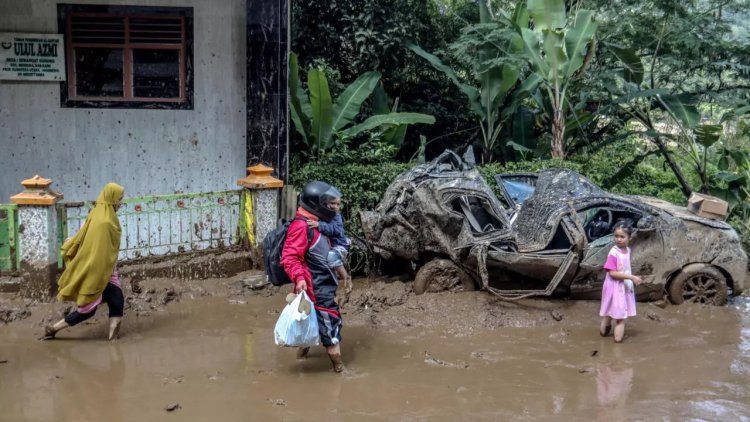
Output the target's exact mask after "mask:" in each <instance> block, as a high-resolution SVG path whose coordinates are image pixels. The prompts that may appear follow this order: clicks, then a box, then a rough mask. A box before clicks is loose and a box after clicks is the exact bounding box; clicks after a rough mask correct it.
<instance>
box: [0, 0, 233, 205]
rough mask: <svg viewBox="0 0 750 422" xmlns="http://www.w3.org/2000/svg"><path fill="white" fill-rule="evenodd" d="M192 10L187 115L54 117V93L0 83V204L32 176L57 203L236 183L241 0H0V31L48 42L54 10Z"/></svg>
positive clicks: (78, 113) (70, 111)
mask: <svg viewBox="0 0 750 422" xmlns="http://www.w3.org/2000/svg"><path fill="white" fill-rule="evenodd" d="M58 3H81V4H111V5H137V6H178V7H193V34H194V37H193V72H194V94H193V105H194V109H193V110H135V109H132V110H129V109H97V108H62V107H61V106H60V84H59V83H54V82H30V81H0V203H6V202H9V197H10V196H11V195H14V194H16V193H18V192H20V191H21V190H22V186H21V185H20V181H21V180H23V179H26V178H29V177H32V176H34V175H35V174H39V175H42V176H44V177H47V178H51V179H53V180H54V183H53V185H52V188H53V189H55V190H58V191H61V192H63V194H64V195H65V199H64V200H65V201H80V200H86V199H95V198H96V196H97V194H98V193H99V191H100V190H101V188H102V187H103V186H104V184H105V183H107V182H108V181H116V182H118V183H120V184H122V185H123V186H124V187H125V195H126V196H129V197H132V196H141V195H152V194H170V193H186V192H207V191H216V190H227V189H234V188H236V186H235V182H236V180H237V179H238V178H240V177H243V176H244V175H245V167H246V153H245V152H246V120H245V119H246V117H247V116H246V114H245V112H246V106H245V103H246V101H245V95H246V94H245V93H246V88H245V80H246V77H245V75H246V62H245V55H246V53H245V51H246V47H245V30H246V24H245V22H246V18H245V13H246V11H245V1H244V0H211V1H205V0H135V1H134V0H95V1H89V0H84V1H82V0H69V1H53V0H24V1H19V0H0V32H28V33H57V32H58V28H57V25H58V24H57V4H58Z"/></svg>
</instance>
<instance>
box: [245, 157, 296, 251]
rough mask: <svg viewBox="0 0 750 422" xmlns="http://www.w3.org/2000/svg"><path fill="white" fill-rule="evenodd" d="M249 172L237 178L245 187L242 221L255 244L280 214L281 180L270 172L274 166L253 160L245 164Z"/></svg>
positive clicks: (266, 232) (272, 227) (251, 241)
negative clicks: (250, 163)
mask: <svg viewBox="0 0 750 422" xmlns="http://www.w3.org/2000/svg"><path fill="white" fill-rule="evenodd" d="M247 172H248V175H247V177H244V178H242V179H239V180H237V184H238V185H239V186H242V187H243V188H245V195H243V196H244V198H245V200H244V202H243V204H242V217H241V218H242V225H243V227H244V228H245V234H246V236H247V240H248V243H249V244H250V245H251V246H258V245H260V244H262V243H263V239H264V238H265V237H266V235H267V234H268V233H270V232H271V231H272V230H273V229H275V228H276V220H277V219H278V216H279V192H280V191H281V188H282V187H284V182H282V181H281V180H279V179H277V178H275V177H273V176H271V172H273V168H271V167H268V166H265V165H263V164H256V165H254V166H251V167H248V168H247Z"/></svg>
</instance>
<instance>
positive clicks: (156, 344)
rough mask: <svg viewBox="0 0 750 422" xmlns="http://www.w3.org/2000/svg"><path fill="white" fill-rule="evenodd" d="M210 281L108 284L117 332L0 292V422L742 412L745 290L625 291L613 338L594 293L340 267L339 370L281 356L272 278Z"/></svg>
mask: <svg viewBox="0 0 750 422" xmlns="http://www.w3.org/2000/svg"><path fill="white" fill-rule="evenodd" d="M261 281H262V277H261V276H260V275H259V274H258V273H255V272H244V273H241V274H239V275H237V276H234V277H230V278H225V279H208V280H184V281H183V280H177V279H172V278H162V279H152V280H143V281H140V282H137V283H133V282H132V280H128V279H126V280H125V283H124V286H125V294H126V297H127V304H126V311H125V312H126V315H125V319H124V320H123V326H122V329H121V331H120V336H121V337H120V339H119V340H117V341H115V342H108V341H106V330H107V324H106V313H107V311H106V306H104V307H102V308H101V309H99V311H98V313H97V316H96V317H94V318H92V319H91V320H90V321H87V322H85V323H83V324H81V325H80V326H77V327H73V328H71V329H68V330H65V331H62V332H60V333H59V334H58V338H57V339H55V340H52V341H45V342H40V341H37V340H36V338H37V337H39V336H40V335H41V333H42V331H43V328H42V327H43V326H44V324H46V323H48V322H50V321H53V320H56V319H58V318H59V317H60V315H62V314H63V312H64V311H66V309H69V306H70V305H68V304H61V303H53V304H44V303H42V304H39V303H35V302H30V301H27V300H22V299H19V298H17V297H15V296H11V295H8V294H4V295H0V318H2V319H1V320H0V409H2V411H0V421H14V422H15V421H101V420H109V421H130V420H138V421H162V420H164V421H168V420H189V421H215V420H221V421H245V420H265V419H269V420H292V421H294V420H311V419H312V420H321V419H323V418H326V419H330V420H342V421H347V420H355V419H356V420H592V419H594V420H644V419H645V420H651V419H661V420H682V419H699V420H701V419H702V420H747V417H748V415H750V386H748V383H747V380H748V379H750V300H748V299H747V298H746V297H741V298H737V299H736V300H735V302H734V303H733V304H731V305H730V306H725V307H708V306H700V305H681V306H667V307H665V308H663V309H662V308H661V307H659V306H656V305H655V304H653V303H639V304H638V316H636V317H634V318H632V319H629V320H628V323H627V333H626V339H625V342H624V343H622V344H614V342H613V340H612V337H611V336H610V337H606V338H602V337H600V336H599V334H598V323H599V319H598V317H597V314H598V306H599V304H598V302H595V301H565V300H542V299H535V300H523V301H520V302H519V303H507V302H502V301H499V300H497V299H496V298H495V297H494V296H493V295H491V294H488V293H487V292H481V291H478V292H460V293H454V292H439V293H427V294H424V295H420V296H416V295H414V294H413V293H412V291H411V287H412V283H410V282H407V283H403V282H400V281H388V280H355V281H354V290H353V292H352V293H351V296H350V300H349V302H348V303H347V305H346V306H345V307H344V308H343V317H344V323H345V326H344V329H343V338H344V340H343V343H342V354H343V357H344V362H345V364H346V366H347V370H346V371H345V372H344V374H342V375H338V374H335V373H333V372H332V371H331V370H330V362H329V360H328V358H327V357H326V355H325V352H324V350H323V349H322V348H314V349H313V350H311V352H310V357H309V358H308V359H307V360H304V361H297V360H296V358H295V350H292V349H285V348H279V347H277V346H276V345H275V344H274V342H273V326H274V323H275V321H276V319H277V318H278V314H279V312H280V311H281V309H282V307H283V306H284V304H285V302H284V296H285V295H286V293H288V290H289V289H288V288H276V287H263V286H262V283H261Z"/></svg>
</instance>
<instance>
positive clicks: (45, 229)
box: [10, 175, 62, 299]
mask: <svg viewBox="0 0 750 422" xmlns="http://www.w3.org/2000/svg"><path fill="white" fill-rule="evenodd" d="M21 184H22V185H23V187H24V188H25V190H24V191H23V192H21V193H19V194H17V195H14V196H11V198H10V200H11V202H13V203H14V204H17V205H18V236H19V238H20V239H19V246H20V248H19V249H20V261H21V268H20V270H21V275H22V276H23V279H24V280H23V284H22V285H21V294H22V295H23V296H25V297H29V298H34V299H48V298H49V297H50V296H52V295H53V294H54V293H55V290H56V285H55V280H56V277H57V212H56V210H55V204H56V203H57V201H58V200H59V199H61V198H62V194H61V193H57V192H53V191H51V190H50V189H49V186H50V185H51V184H52V180H50V179H45V178H43V177H41V176H39V175H36V176H34V177H32V178H31V179H26V180H24V181H23V182H21Z"/></svg>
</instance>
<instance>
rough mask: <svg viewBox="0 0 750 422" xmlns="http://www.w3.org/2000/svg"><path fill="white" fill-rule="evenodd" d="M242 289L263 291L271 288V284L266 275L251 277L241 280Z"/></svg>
mask: <svg viewBox="0 0 750 422" xmlns="http://www.w3.org/2000/svg"><path fill="white" fill-rule="evenodd" d="M241 283H242V287H245V288H248V289H250V290H263V289H265V288H266V287H269V286H271V283H269V282H268V280H266V276H265V274H260V275H255V276H250V277H247V278H244V279H242V280H241Z"/></svg>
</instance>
